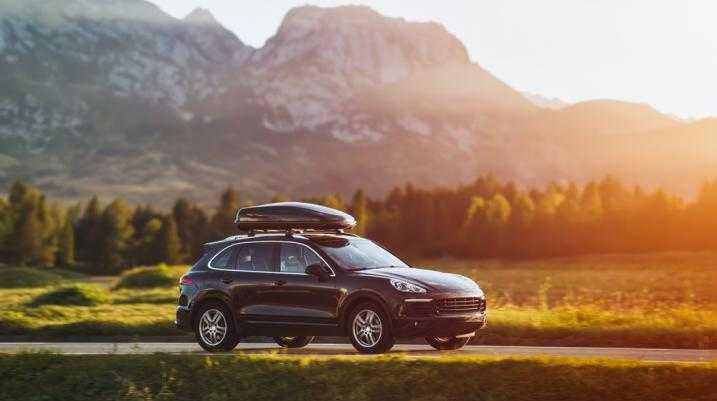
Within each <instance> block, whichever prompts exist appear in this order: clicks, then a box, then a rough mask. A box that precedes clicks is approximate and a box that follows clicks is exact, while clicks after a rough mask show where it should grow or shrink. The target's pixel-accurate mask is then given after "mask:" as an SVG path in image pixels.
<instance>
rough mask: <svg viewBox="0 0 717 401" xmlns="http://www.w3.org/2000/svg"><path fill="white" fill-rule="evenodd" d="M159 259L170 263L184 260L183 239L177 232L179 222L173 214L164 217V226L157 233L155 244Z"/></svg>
mask: <svg viewBox="0 0 717 401" xmlns="http://www.w3.org/2000/svg"><path fill="white" fill-rule="evenodd" d="M154 249H155V250H156V252H157V254H158V256H159V261H160V262H165V263H169V264H177V263H180V262H181V261H182V253H181V241H180V239H179V234H177V224H176V223H175V222H174V219H173V218H172V217H171V216H168V217H166V218H164V220H163V221H162V227H161V228H160V230H159V233H158V234H157V239H156V242H155V244H154Z"/></svg>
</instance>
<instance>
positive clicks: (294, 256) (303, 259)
mask: <svg viewBox="0 0 717 401" xmlns="http://www.w3.org/2000/svg"><path fill="white" fill-rule="evenodd" d="M315 263H318V264H321V265H322V266H326V263H324V262H323V261H322V260H321V258H320V257H319V256H318V255H317V254H316V252H314V251H312V250H311V249H309V248H307V247H305V246H303V245H299V244H292V243H282V244H281V245H279V271H280V272H283V273H304V272H305V271H306V266H309V265H313V264H315Z"/></svg>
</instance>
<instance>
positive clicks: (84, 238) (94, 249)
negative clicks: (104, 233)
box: [75, 196, 102, 266]
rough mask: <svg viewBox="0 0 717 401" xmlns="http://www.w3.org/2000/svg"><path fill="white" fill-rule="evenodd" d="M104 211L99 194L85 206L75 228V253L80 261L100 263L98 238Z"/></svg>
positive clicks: (92, 264) (92, 263)
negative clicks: (101, 207)
mask: <svg viewBox="0 0 717 401" xmlns="http://www.w3.org/2000/svg"><path fill="white" fill-rule="evenodd" d="M101 214H102V211H101V210H100V201H99V200H98V199H97V196H93V197H92V199H90V201H89V203H87V206H86V207H85V211H84V213H83V214H82V217H80V219H79V220H78V221H77V226H76V229H75V255H77V258H78V259H79V260H80V261H83V262H86V263H88V264H89V265H91V266H95V265H97V264H98V263H100V253H99V252H98V245H99V243H98V239H99V237H98V236H99V233H100V220H101Z"/></svg>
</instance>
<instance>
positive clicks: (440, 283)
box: [355, 267, 482, 293]
mask: <svg viewBox="0 0 717 401" xmlns="http://www.w3.org/2000/svg"><path fill="white" fill-rule="evenodd" d="M355 274H357V275H361V276H369V277H383V278H387V279H392V278H395V279H400V280H405V281H409V282H411V283H414V284H418V285H420V286H422V287H425V288H426V289H427V290H433V291H439V292H455V291H471V292H474V291H477V292H480V293H482V291H481V290H480V288H479V287H478V285H477V284H475V283H474V282H473V281H472V280H467V279H466V278H465V277H463V276H460V275H458V274H452V273H443V272H439V271H435V270H428V269H417V268H415V267H383V268H378V269H368V270H361V271H358V272H356V273H355Z"/></svg>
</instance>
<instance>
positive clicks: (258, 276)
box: [210, 242, 277, 321]
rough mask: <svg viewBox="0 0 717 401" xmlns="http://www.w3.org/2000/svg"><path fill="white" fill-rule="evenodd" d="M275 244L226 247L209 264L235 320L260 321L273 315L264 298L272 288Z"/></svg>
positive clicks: (271, 306)
mask: <svg viewBox="0 0 717 401" xmlns="http://www.w3.org/2000/svg"><path fill="white" fill-rule="evenodd" d="M276 253H277V244H276V243H274V242H246V243H238V244H234V245H232V246H230V247H229V248H227V249H225V250H224V251H222V252H221V253H219V254H218V255H217V256H216V257H215V258H214V259H213V260H212V261H211V262H210V268H211V269H213V270H215V274H216V276H217V281H218V284H217V285H218V286H220V287H221V288H222V290H223V292H224V293H225V294H227V295H228V297H229V298H230V303H231V305H232V310H233V311H234V314H235V317H236V318H237V319H239V320H244V321H248V320H261V319H264V318H266V317H270V316H272V315H275V314H276V313H275V312H274V311H273V310H272V308H273V307H274V305H272V304H271V300H270V299H267V297H266V294H267V293H268V292H269V291H270V290H271V289H272V287H273V286H275V285H276V284H275V281H276V280H275V278H274V277H273V273H274V271H276Z"/></svg>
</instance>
